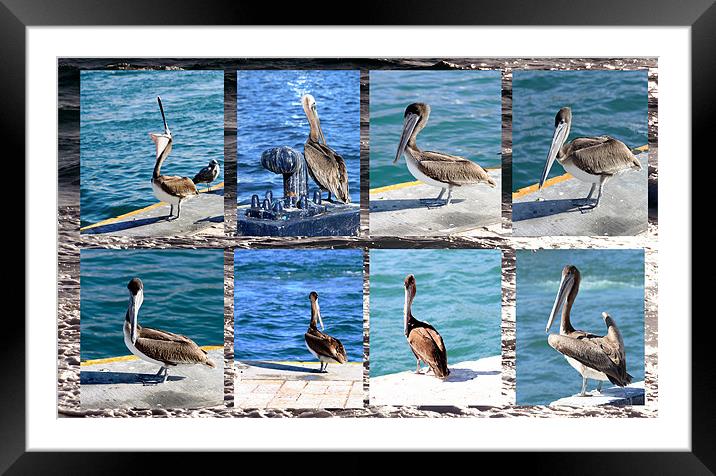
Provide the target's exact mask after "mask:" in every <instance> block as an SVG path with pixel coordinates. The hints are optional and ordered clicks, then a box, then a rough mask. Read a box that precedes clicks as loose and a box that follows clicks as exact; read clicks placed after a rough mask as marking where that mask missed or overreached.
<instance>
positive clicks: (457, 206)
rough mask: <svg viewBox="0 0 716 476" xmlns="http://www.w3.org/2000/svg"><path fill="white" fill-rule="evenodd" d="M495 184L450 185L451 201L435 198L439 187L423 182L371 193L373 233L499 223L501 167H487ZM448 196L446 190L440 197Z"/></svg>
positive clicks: (446, 230) (433, 231)
mask: <svg viewBox="0 0 716 476" xmlns="http://www.w3.org/2000/svg"><path fill="white" fill-rule="evenodd" d="M488 172H489V173H490V176H491V177H492V178H493V179H495V181H496V182H497V186H496V187H494V188H492V187H490V186H489V185H484V184H479V185H476V186H472V187H456V188H454V189H453V194H452V203H451V204H450V205H442V203H443V202H444V200H443V201H442V202H440V203H437V202H435V200H434V199H435V198H436V197H437V196H438V194H439V193H440V190H439V189H438V188H435V187H430V186H428V185H425V184H422V183H420V184H418V185H410V186H407V187H402V188H396V189H393V190H386V191H379V192H372V193H371V194H370V234H371V235H372V236H440V235H451V234H456V233H463V234H464V233H466V232H470V231H472V230H479V229H480V228H484V227H490V226H495V225H497V226H499V225H500V220H501V216H502V211H501V201H500V194H501V190H502V178H501V175H500V170H496V169H495V170H488ZM445 197H447V193H445V195H444V196H443V198H445Z"/></svg>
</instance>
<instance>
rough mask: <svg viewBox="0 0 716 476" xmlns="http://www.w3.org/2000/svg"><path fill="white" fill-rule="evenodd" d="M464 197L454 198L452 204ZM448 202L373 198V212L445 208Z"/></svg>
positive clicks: (371, 205)
mask: <svg viewBox="0 0 716 476" xmlns="http://www.w3.org/2000/svg"><path fill="white" fill-rule="evenodd" d="M464 201H465V199H464V198H453V200H452V203H451V205H453V204H456V203H461V202H464ZM445 206H447V205H446V202H445V200H444V199H441V200H435V199H434V198H419V199H416V198H405V199H387V200H371V202H370V211H371V213H377V212H389V211H399V210H412V209H416V208H423V209H430V210H432V209H434V208H444V207H445Z"/></svg>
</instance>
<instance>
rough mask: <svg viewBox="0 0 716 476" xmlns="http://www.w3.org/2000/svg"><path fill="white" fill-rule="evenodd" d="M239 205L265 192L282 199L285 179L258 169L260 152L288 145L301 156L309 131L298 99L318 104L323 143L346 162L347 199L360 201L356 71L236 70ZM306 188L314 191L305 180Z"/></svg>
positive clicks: (358, 105) (357, 79) (357, 83)
mask: <svg viewBox="0 0 716 476" xmlns="http://www.w3.org/2000/svg"><path fill="white" fill-rule="evenodd" d="M236 82H237V95H236V107H237V118H236V128H237V153H238V155H237V160H238V164H237V174H238V179H237V180H238V192H237V195H238V202H239V204H248V203H251V195H252V194H254V193H256V194H258V195H259V196H260V197H263V196H264V194H265V193H266V191H267V190H269V189H270V190H272V191H273V194H274V196H275V197H276V196H283V178H282V177H281V176H280V175H276V174H274V173H272V172H270V171H268V170H266V169H264V168H263V167H261V153H262V152H263V151H264V150H266V149H269V148H271V147H279V146H289V147H293V148H294V149H296V150H297V151H299V152H301V153H303V145H304V143H305V142H306V139H307V138H308V134H309V131H310V127H309V125H308V119H307V118H306V114H305V113H304V112H303V107H302V106H301V98H302V97H303V95H305V94H311V95H312V96H313V97H314V98H315V100H316V107H317V109H318V115H319V117H320V120H321V128H322V129H323V134H324V135H325V137H326V143H327V144H328V146H329V147H331V148H332V149H333V150H335V151H336V152H338V153H339V154H340V155H341V156H342V157H343V159H344V160H345V161H346V167H347V169H348V189H349V192H350V196H351V201H352V202H355V203H358V201H359V200H360V198H359V197H360V72H359V71H357V70H343V71H341V70H323V71H312V70H300V71H298V70H276V71H273V70H272V71H267V70H257V71H247V70H245V71H238V72H237V80H236ZM308 186H309V190H313V189H314V188H317V185H316V184H315V183H314V182H313V180H312V179H311V178H310V177H309V178H308Z"/></svg>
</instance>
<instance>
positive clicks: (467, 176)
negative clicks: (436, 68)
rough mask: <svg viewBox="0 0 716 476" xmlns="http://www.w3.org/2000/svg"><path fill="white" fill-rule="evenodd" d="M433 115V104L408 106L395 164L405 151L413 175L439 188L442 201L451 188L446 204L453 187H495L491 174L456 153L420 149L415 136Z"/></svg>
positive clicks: (419, 103) (448, 203)
mask: <svg viewBox="0 0 716 476" xmlns="http://www.w3.org/2000/svg"><path fill="white" fill-rule="evenodd" d="M428 117H430V106H429V105H427V104H424V103H421V102H417V103H413V104H411V105H409V106H408V107H407V108H406V109H405V114H404V116H403V132H402V133H401V135H400V143H399V145H398V152H397V153H396V154H395V159H394V160H393V164H395V163H397V162H398V160H399V159H400V156H401V155H403V154H405V162H406V164H407V165H408V170H409V171H410V173H411V174H413V177H415V178H416V179H418V180H420V181H421V182H423V183H424V184H426V185H430V186H431V187H437V188H439V189H440V195H438V197H437V198H436V199H435V200H436V201H439V200H440V199H442V197H443V195H444V194H445V190H447V191H448V196H447V199H446V201H445V205H450V203H451V202H452V190H453V188H454V187H467V186H473V185H477V184H480V183H484V184H487V185H489V186H491V187H495V186H496V185H497V184H496V182H495V181H494V180H493V179H492V177H490V175H489V174H488V173H487V172H486V171H485V169H483V168H482V167H480V166H479V165H477V164H476V163H474V162H471V161H469V160H467V159H464V158H462V157H457V156H455V155H448V154H443V153H442V152H431V151H423V150H420V148H419V147H418V145H417V143H416V142H415V138H416V137H417V135H418V133H420V131H421V130H423V128H424V127H425V124H427V122H428Z"/></svg>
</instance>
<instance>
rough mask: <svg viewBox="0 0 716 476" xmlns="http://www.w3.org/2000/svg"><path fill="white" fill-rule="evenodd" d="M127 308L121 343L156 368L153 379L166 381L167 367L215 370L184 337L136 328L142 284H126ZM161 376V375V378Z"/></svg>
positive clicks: (139, 281) (142, 294) (141, 300)
mask: <svg viewBox="0 0 716 476" xmlns="http://www.w3.org/2000/svg"><path fill="white" fill-rule="evenodd" d="M127 289H129V307H128V309H127V314H126V315H125V317H124V343H125V345H126V346H127V348H128V349H129V350H130V351H131V352H132V354H134V355H136V356H137V357H139V358H140V359H142V360H144V361H146V362H149V363H151V364H155V365H159V372H157V374H156V377H158V378H160V379H162V380H161V381H162V383H163V382H166V381H167V377H168V373H169V367H174V366H176V365H191V364H203V365H206V366H208V367H211V368H214V367H215V364H214V362H212V361H211V360H210V359H209V357H208V356H207V353H206V352H205V351H204V350H202V349H201V348H200V347H199V346H198V345H196V343H195V342H194V341H193V340H191V339H189V338H188V337H186V336H183V335H180V334H174V333H172V332H168V331H163V330H159V329H152V328H149V327H142V326H140V325H139V322H138V320H137V316H138V314H139V308H140V307H141V306H142V302H144V284H143V283H142V280H141V279H139V278H133V279H132V280H131V281H129V284H127ZM162 374H164V375H163V376H162Z"/></svg>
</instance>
